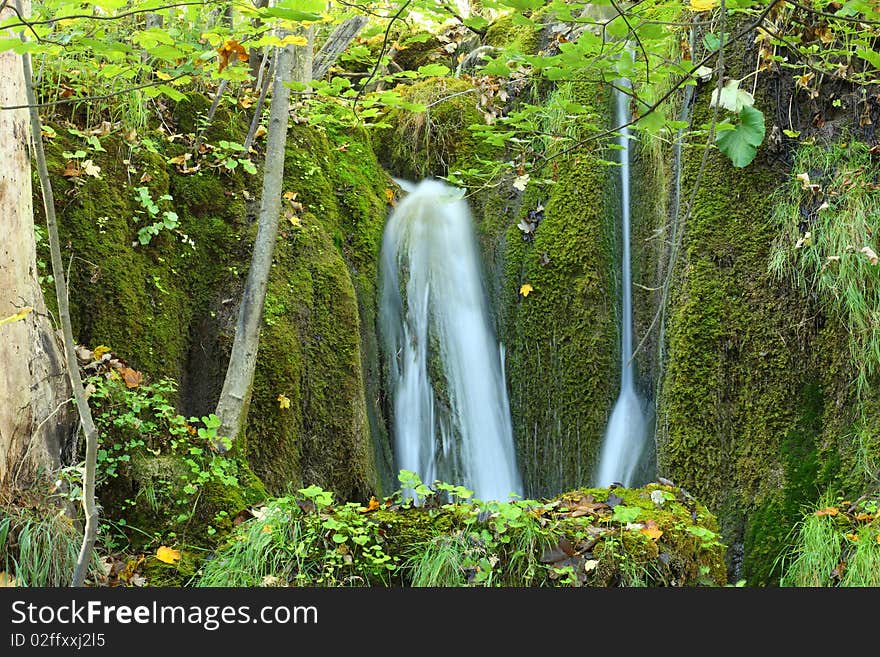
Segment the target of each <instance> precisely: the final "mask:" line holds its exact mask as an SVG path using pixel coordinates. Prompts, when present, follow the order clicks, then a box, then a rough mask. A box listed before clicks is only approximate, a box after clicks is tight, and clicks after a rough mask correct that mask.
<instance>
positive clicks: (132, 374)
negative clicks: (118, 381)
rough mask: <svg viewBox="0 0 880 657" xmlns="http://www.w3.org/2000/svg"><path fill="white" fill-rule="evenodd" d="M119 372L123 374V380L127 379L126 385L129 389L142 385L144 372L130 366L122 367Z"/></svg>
mask: <svg viewBox="0 0 880 657" xmlns="http://www.w3.org/2000/svg"><path fill="white" fill-rule="evenodd" d="M119 373H120V374H121V375H122V380H123V381H125V387H126V388H128V389H133V388H138V387H140V385H141V381H142V380H143V378H144V375H143V374H141V373H140V372H138V371H137V370H133V369H131V368H130V367H120V368H119Z"/></svg>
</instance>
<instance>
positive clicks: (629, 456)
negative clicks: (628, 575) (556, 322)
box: [596, 81, 647, 486]
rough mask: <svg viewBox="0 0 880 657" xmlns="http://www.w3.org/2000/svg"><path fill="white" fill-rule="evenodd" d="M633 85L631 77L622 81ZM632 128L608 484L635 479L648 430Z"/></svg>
mask: <svg viewBox="0 0 880 657" xmlns="http://www.w3.org/2000/svg"><path fill="white" fill-rule="evenodd" d="M620 84H621V85H623V86H627V87H628V86H629V82H628V81H620ZM614 94H615V105H616V106H615V121H616V122H617V123H616V124H617V125H624V124H626V123H628V122H629V120H630V111H629V101H630V97H629V95H628V94H626V93H624V92H623V91H621V90H620V89H615V91H614ZM629 142H630V130H629V128H628V127H626V128H622V129H621V130H620V136H619V137H618V139H617V143H618V144H619V145H620V147H621V148H620V150H619V151H618V153H620V224H621V231H620V232H621V242H622V246H623V248H622V253H621V258H620V261H621V284H620V290H621V313H620V322H621V325H620V368H621V371H620V393H619V395H618V397H617V402H616V403H615V404H614V410H613V411H612V412H611V419H610V420H609V422H608V427H607V429H606V430H605V440H604V442H603V446H602V452H601V454H600V457H599V468H598V470H599V471H598V475H597V482H596V484H597V485H599V486H608V485H609V484H612V483H614V482H619V483H621V484H623V485H624V486H630V485H632V484H633V483H635V482H634V481H633V479H634V476H635V474H636V470H637V468H638V464H639V459H640V457H641V455H642V450H643V448H644V442H645V437H646V433H647V422H646V418H645V410H644V404H643V403H642V400H641V399H640V398H639V396H638V393H637V392H636V386H635V376H634V368H635V365H634V363H633V362H632V359H633V338H632V333H633V331H632V323H633V318H632V274H631V271H630V260H631V257H630V166H629V155H630V150H629Z"/></svg>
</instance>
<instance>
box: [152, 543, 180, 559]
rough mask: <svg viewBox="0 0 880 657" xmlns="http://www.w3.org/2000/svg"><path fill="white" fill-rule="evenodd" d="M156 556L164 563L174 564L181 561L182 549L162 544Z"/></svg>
mask: <svg viewBox="0 0 880 657" xmlns="http://www.w3.org/2000/svg"><path fill="white" fill-rule="evenodd" d="M156 558H157V559H158V560H159V561H161V562H162V563H170V564H174V563H176V562H177V561H180V550H175V549H173V548H170V547H166V546H164V545H162V546H160V547H159V549H158V550H156Z"/></svg>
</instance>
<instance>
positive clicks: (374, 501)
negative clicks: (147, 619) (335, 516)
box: [358, 497, 379, 513]
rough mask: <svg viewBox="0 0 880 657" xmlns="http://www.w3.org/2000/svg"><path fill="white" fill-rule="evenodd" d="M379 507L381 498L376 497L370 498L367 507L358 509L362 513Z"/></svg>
mask: <svg viewBox="0 0 880 657" xmlns="http://www.w3.org/2000/svg"><path fill="white" fill-rule="evenodd" d="M378 508H379V500H377V499H376V498H375V497H371V498H370V502H369V504H367V506H366V508H362V509H358V511H360V512H361V513H369V512H370V511H375V510H376V509H378Z"/></svg>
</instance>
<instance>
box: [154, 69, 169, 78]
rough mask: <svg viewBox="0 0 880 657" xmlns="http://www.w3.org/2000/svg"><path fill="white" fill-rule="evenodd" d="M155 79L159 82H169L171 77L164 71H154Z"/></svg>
mask: <svg viewBox="0 0 880 657" xmlns="http://www.w3.org/2000/svg"><path fill="white" fill-rule="evenodd" d="M156 77H157V78H159V79H160V80H170V79H171V76H170V75H168V74H167V73H166V72H165V71H156Z"/></svg>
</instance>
